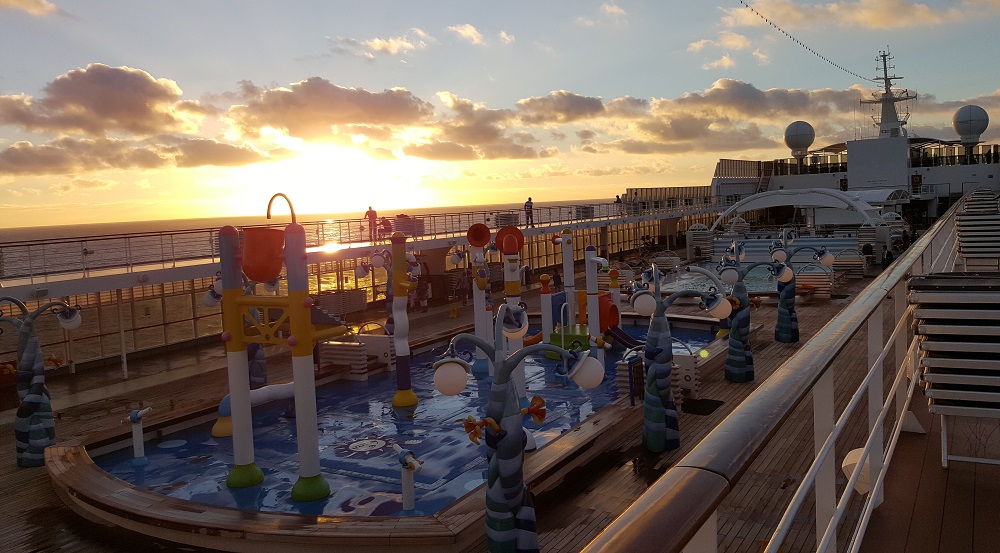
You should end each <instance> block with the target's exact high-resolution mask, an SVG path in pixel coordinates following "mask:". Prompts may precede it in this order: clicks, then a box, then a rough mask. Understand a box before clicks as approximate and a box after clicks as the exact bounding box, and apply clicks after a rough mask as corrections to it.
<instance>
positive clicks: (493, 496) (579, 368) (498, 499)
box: [433, 303, 604, 551]
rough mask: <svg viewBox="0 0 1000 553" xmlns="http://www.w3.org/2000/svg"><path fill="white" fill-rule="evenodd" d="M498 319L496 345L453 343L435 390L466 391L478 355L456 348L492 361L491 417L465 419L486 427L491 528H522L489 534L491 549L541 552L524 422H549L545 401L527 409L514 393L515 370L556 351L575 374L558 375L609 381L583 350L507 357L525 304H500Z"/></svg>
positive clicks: (460, 338) (438, 367)
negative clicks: (527, 476)
mask: <svg viewBox="0 0 1000 553" xmlns="http://www.w3.org/2000/svg"><path fill="white" fill-rule="evenodd" d="M496 317H497V322H496V324H495V325H494V330H493V343H492V344H491V343H490V342H488V341H487V340H484V339H483V338H481V337H479V336H477V335H475V334H469V333H462V334H459V335H457V336H455V337H454V338H452V339H451V342H450V343H449V345H448V349H447V351H446V352H445V354H444V355H443V356H442V357H441V358H440V359H439V360H438V361H436V362H435V363H434V365H433V367H434V387H435V388H437V390H438V391H439V392H441V393H442V394H445V395H456V394H459V393H461V392H462V390H464V389H465V385H466V384H467V383H468V380H469V375H470V374H471V372H472V367H471V364H470V363H471V361H472V360H473V353H472V352H461V353H460V352H458V351H457V349H456V345H457V344H458V343H460V342H468V343H471V344H472V345H474V346H475V347H476V348H478V349H480V350H482V352H483V353H485V354H486V355H487V356H489V357H490V358H491V359H493V381H492V383H491V384H490V392H489V401H488V402H487V404H486V413H485V415H486V416H485V417H484V418H483V421H482V422H481V423H479V422H476V421H475V420H474V417H469V418H468V419H463V423H464V424H465V425H466V426H467V428H468V427H472V428H473V429H477V428H482V429H483V431H484V432H485V443H486V447H487V448H488V449H489V453H488V455H487V458H488V459H489V468H488V469H487V474H488V475H489V477H488V479H487V489H486V501H487V503H488V504H489V505H490V507H489V508H488V509H487V510H486V525H487V528H497V527H499V526H501V525H503V524H507V523H509V522H510V521H511V520H513V519H517V520H520V521H521V524H519V527H518V528H516V529H512V530H511V531H510V532H502V533H499V534H497V533H492V532H487V534H486V541H487V547H488V549H489V550H490V551H508V550H513V549H514V547H515V545H517V546H523V547H524V549H535V550H537V549H538V535H537V533H536V531H535V524H534V522H535V514H534V509H533V508H530V503H528V504H526V503H525V501H524V498H525V496H526V495H527V494H528V493H529V492H528V489H527V486H525V484H524V472H523V467H524V448H525V445H526V444H527V443H528V435H527V433H526V430H525V429H524V417H525V415H526V414H529V413H530V414H531V415H532V417H533V418H535V417H537V416H541V417H544V402H542V403H541V405H536V403H535V400H532V404H531V406H529V407H526V408H522V406H521V404H520V402H519V400H518V397H517V393H516V391H515V384H514V379H513V374H514V371H515V369H517V366H518V364H520V363H521V362H522V361H524V359H525V358H526V357H527V356H529V355H532V354H535V353H541V352H551V353H555V354H557V355H558V356H559V357H561V358H562V359H564V360H565V361H567V362H571V363H572V367H573V368H572V370H565V369H562V370H561V369H559V368H557V369H556V373H557V374H562V375H567V376H569V377H570V378H572V379H573V381H574V382H576V383H577V384H578V385H579V386H580V387H581V388H593V387H596V386H597V385H599V384H600V383H601V382H602V381H603V380H604V366H603V364H602V363H601V362H600V361H598V360H597V359H595V358H593V357H591V356H590V351H589V350H584V349H583V348H582V347H580V346H577V347H575V348H574V349H572V350H567V349H563V348H561V347H559V346H555V345H553V344H546V343H539V344H532V345H530V346H527V347H522V348H520V349H517V350H515V351H512V352H509V353H508V352H507V351H506V347H505V346H506V340H507V338H506V336H507V333H508V332H515V333H520V332H521V331H522V327H524V328H526V321H527V318H526V313H525V309H524V308H523V307H522V306H520V305H510V304H506V303H505V304H501V305H500V309H499V311H498V312H497V315H496ZM505 327H509V328H505ZM476 435H477V437H476V438H472V437H473V434H471V433H470V438H472V439H473V441H474V442H475V443H479V441H478V436H479V435H480V434H479V433H478V432H477V433H476ZM501 473H503V476H502V477H501V476H500V475H501Z"/></svg>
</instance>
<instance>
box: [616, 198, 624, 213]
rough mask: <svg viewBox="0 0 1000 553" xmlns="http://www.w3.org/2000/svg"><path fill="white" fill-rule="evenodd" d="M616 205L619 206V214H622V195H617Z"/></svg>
mask: <svg viewBox="0 0 1000 553" xmlns="http://www.w3.org/2000/svg"><path fill="white" fill-rule="evenodd" d="M615 205H616V206H617V207H618V215H621V214H622V197H621V196H619V195H617V194H616V195H615Z"/></svg>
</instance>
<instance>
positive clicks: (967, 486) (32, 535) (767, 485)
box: [0, 280, 1000, 552]
mask: <svg viewBox="0 0 1000 553" xmlns="http://www.w3.org/2000/svg"><path fill="white" fill-rule="evenodd" d="M863 285H864V282H863V281H859V280H849V281H847V282H846V283H845V285H844V286H842V287H841V288H840V289H838V290H837V292H838V293H844V294H853V293H856V292H857V291H859V290H860V289H861V288H862V287H863ZM848 301H849V299H842V300H837V299H834V300H808V301H804V302H801V303H800V304H799V305H798V313H799V323H800V327H801V332H802V339H803V341H804V340H806V339H808V337H810V336H812V335H813V334H814V333H815V332H816V331H818V330H819V329H820V328H821V327H822V326H823V325H824V324H826V322H828V321H829V320H830V318H831V317H832V315H833V314H835V313H836V311H837V310H839V309H840V308H842V307H843V306H844V305H846V304H847V302H848ZM887 309H891V307H887ZM442 313H444V311H442ZM442 313H433V312H432V313H431V314H430V315H431V316H430V317H427V319H426V320H425V324H424V325H423V326H420V325H417V324H413V326H411V330H417V329H420V330H417V332H424V333H439V332H441V331H442V330H443V327H444V326H446V325H454V324H455V323H457V322H459V321H456V320H451V321H449V320H448V319H447V318H446V317H445V316H442ZM752 318H753V320H754V322H755V323H760V324H761V325H762V328H761V330H759V331H758V332H757V333H756V334H754V335H753V336H752V338H751V340H752V343H753V348H754V354H755V362H756V368H757V374H756V381H755V382H753V383H747V384H732V383H729V382H726V381H725V380H724V379H723V378H722V374H721V371H719V374H713V375H705V376H704V377H703V381H702V395H703V397H704V398H706V399H713V400H718V401H721V402H722V404H721V406H720V407H718V408H717V409H716V410H715V411H713V412H711V413H710V414H708V415H695V414H690V413H682V415H681V418H680V424H681V429H682V447H681V449H679V450H677V451H673V452H669V453H667V454H663V455H659V456H654V455H650V454H648V453H646V452H645V451H644V450H643V449H642V448H641V446H640V443H639V441H640V435H639V431H638V426H636V427H635V428H623V429H621V431H620V432H618V436H617V439H616V441H615V442H614V443H612V444H611V445H610V446H609V447H608V448H607V452H606V453H603V454H600V455H598V456H597V457H596V458H595V459H594V460H593V461H592V462H591V463H590V464H588V465H587V466H585V467H584V468H581V469H577V470H576V471H574V472H573V473H571V474H570V475H568V476H567V477H566V478H565V481H564V483H563V484H561V485H559V486H558V487H556V488H554V489H552V490H551V491H548V492H545V493H542V494H539V495H538V496H537V497H536V508H537V512H538V529H539V536H540V540H541V546H542V550H543V551H546V552H576V551H579V550H580V549H581V548H582V547H583V546H584V545H586V544H587V543H588V542H589V541H590V540H591V539H592V538H593V537H594V536H596V535H597V534H598V533H599V532H600V531H601V530H602V529H603V528H604V527H606V526H607V524H609V523H610V522H611V521H612V520H613V519H614V518H615V517H617V516H618V515H619V514H620V513H621V512H622V511H623V510H624V509H625V508H627V507H628V506H629V505H630V504H631V503H632V502H633V501H634V500H635V499H636V498H637V497H638V496H639V495H641V494H642V493H643V492H644V491H645V490H646V488H647V487H648V486H649V484H651V483H652V482H653V481H654V480H655V479H656V478H657V477H658V476H659V475H660V474H662V473H663V472H664V471H665V470H666V469H667V468H669V467H670V465H671V464H672V463H673V462H675V461H676V460H678V459H680V458H681V457H683V455H684V454H686V453H687V451H689V450H690V449H691V448H692V447H693V446H694V445H695V444H696V443H697V442H698V440H699V439H700V438H701V437H702V436H704V435H705V434H706V433H707V432H708V431H709V430H710V429H711V428H713V427H714V426H715V425H716V424H717V423H718V422H719V421H721V420H722V419H723V418H725V417H726V416H727V415H728V414H729V412H730V411H731V410H732V409H733V408H734V407H735V406H736V405H738V404H739V402H740V401H742V399H743V398H745V397H746V395H748V394H749V393H750V392H751V391H752V390H753V389H754V388H755V387H756V386H757V385H758V384H759V383H761V382H763V381H764V380H766V378H767V376H768V375H769V374H770V373H771V372H772V371H773V370H774V369H775V368H777V367H778V366H780V364H781V363H782V362H783V361H784V359H786V358H787V357H788V356H789V355H790V354H791V353H792V352H794V351H795V348H796V347H797V346H795V345H785V344H780V343H777V342H774V341H773V339H772V332H773V331H772V329H773V328H774V322H775V318H776V308H775V306H774V304H773V303H771V304H769V303H765V304H764V305H763V306H761V307H760V308H756V309H754V311H753V313H752ZM886 335H888V334H886ZM853 342H858V343H857V344H853ZM853 342H852V345H851V346H850V348H849V351H846V352H845V354H844V356H843V357H844V363H843V364H844V366H845V368H844V371H843V372H844V373H846V372H847V371H848V370H849V368H850V367H852V366H854V365H858V364H857V363H854V362H853V359H864V358H865V356H866V351H867V350H866V349H865V348H866V346H865V337H864V336H861V337H859V338H858V339H857V340H854V341H853ZM215 349H219V350H221V348H215ZM224 364H225V359H224V357H223V355H222V354H221V352H215V351H214V350H213V349H212V348H199V349H198V350H196V351H186V352H179V353H177V354H176V355H167V356H161V357H159V358H157V359H153V360H149V361H146V362H139V361H135V362H133V363H132V364H130V370H131V371H134V373H135V374H136V375H149V376H153V375H156V374H162V373H168V374H169V372H170V371H174V374H181V373H182V372H183V371H185V370H188V371H192V372H194V373H196V376H191V377H186V378H179V377H178V378H166V379H165V381H164V382H163V383H162V384H158V385H157V386H156V387H155V388H143V389H128V384H127V383H126V384H125V385H122V383H120V382H118V379H117V378H116V377H115V376H114V374H113V372H112V374H111V376H107V375H99V374H97V373H96V372H95V373H94V374H93V375H86V374H78V375H75V376H74V377H73V378H74V380H73V381H72V382H69V381H64V382H60V380H62V379H52V380H51V382H50V387H52V388H53V397H54V398H55V400H54V407H55V409H56V411H57V413H58V415H59V416H60V418H59V419H58V420H57V436H58V440H59V444H60V445H73V444H74V443H78V442H79V441H80V439H81V437H82V436H85V435H87V434H90V433H93V432H99V431H105V430H106V429H107V428H108V427H110V426H113V425H115V424H118V423H119V421H120V419H121V417H122V414H123V413H124V412H126V411H127V410H128V409H131V408H135V407H137V406H139V403H140V402H145V403H147V404H148V403H155V404H156V405H157V406H158V407H159V408H158V409H157V415H158V416H163V417H166V416H168V415H169V412H170V411H171V410H177V411H182V410H186V409H191V408H192V407H194V406H197V405H199V404H204V403H210V402H216V403H217V401H218V398H220V397H221V396H222V395H223V394H224V393H225V390H226V383H225V376H224V373H225V371H222V370H219V369H221V367H224ZM886 364H887V366H891V365H890V362H889V360H887V362H886ZM269 369H270V367H269ZM838 370H839V369H838ZM286 377H287V376H286ZM134 378H135V377H134ZM273 378H274V379H275V381H277V380H280V379H281V378H282V375H281V374H280V373H277V374H274V375H273ZM192 379H195V380H192ZM88 380H92V381H93V382H89V383H88ZM137 380H138V379H137ZM835 380H836V381H837V382H836V390H837V392H836V394H837V400H836V401H837V405H838V407H839V406H842V405H843V404H844V403H845V402H846V398H847V397H849V394H850V393H851V390H847V387H846V384H845V383H846V381H847V380H850V379H849V378H847V377H846V376H844V377H841V376H838V377H837V378H836V379H835ZM193 383H196V385H193ZM842 384H844V385H842ZM95 390H102V392H100V393H103V394H105V395H104V396H103V397H93V396H87V394H88V393H96V392H95ZM60 392H62V393H74V394H78V395H80V397H84V398H85V399H86V401H83V402H81V403H80V404H79V405H73V406H70V407H66V408H61V407H60V405H59V398H60V397H61V396H60ZM807 401H808V400H807ZM800 409H801V410H802V411H803V413H802V415H801V416H798V415H799V414H796V416H794V417H793V421H792V422H791V423H790V424H788V425H786V428H785V429H784V430H783V431H782V432H781V433H780V434H779V435H778V436H777V437H776V438H775V440H774V442H773V444H772V447H770V448H768V450H766V451H765V452H764V454H763V455H762V456H761V457H760V458H759V459H758V460H757V462H756V463H755V464H754V466H753V467H752V468H751V470H750V471H748V472H747V474H746V475H745V476H744V478H743V480H742V481H741V483H740V484H739V485H738V486H737V487H736V488H735V489H734V490H733V492H732V493H731V494H730V496H729V498H728V499H727V500H726V501H725V502H724V504H723V505H722V507H721V508H720V517H719V533H720V536H719V543H720V547H719V550H720V551H732V552H747V551H751V552H754V551H757V550H758V549H759V544H760V542H761V541H763V540H766V539H767V537H768V535H769V534H770V532H771V530H772V529H773V527H774V526H775V525H776V524H777V520H778V518H780V515H781V507H779V505H784V504H785V503H787V500H788V498H790V497H791V495H792V494H793V493H794V491H795V488H796V486H797V484H798V481H799V477H800V475H801V474H803V473H804V471H805V469H806V467H807V466H808V463H809V458H810V457H811V455H809V452H811V451H812V447H813V446H812V416H811V411H810V410H809V409H810V408H809V406H808V405H805V406H802V407H801V408H800ZM7 414H10V413H7ZM11 419H12V416H6V415H5V418H4V419H3V420H2V421H0V423H2V426H0V443H2V445H0V494H3V496H4V497H5V498H7V499H8V500H7V501H5V503H4V506H3V507H2V508H0V543H3V544H4V548H3V549H4V550H5V551H40V552H47V551H71V552H72V551H95V552H105V551H107V552H120V551H134V550H135V549H136V547H137V544H142V547H144V548H148V549H151V550H161V551H169V550H174V549H175V546H173V545H171V544H170V543H168V542H164V541H162V540H155V539H150V538H147V537H144V536H136V535H134V534H128V533H122V532H116V531H111V530H108V529H106V528H102V527H97V526H95V525H93V524H92V523H89V522H87V521H85V520H84V519H83V518H81V517H80V516H78V515H76V514H75V513H74V512H73V511H71V510H70V509H69V508H68V507H66V506H65V505H64V504H63V503H62V502H61V501H60V500H59V498H58V497H56V495H55V493H54V492H53V490H52V486H51V485H50V483H49V481H48V477H47V474H46V473H45V471H44V469H18V468H16V466H15V463H14V444H13V430H12V428H11V426H12V424H11ZM855 426H857V427H858V428H857V429H856V430H852V432H851V433H849V435H848V436H847V437H845V438H843V439H842V442H843V445H838V455H840V456H842V455H843V454H844V453H845V452H846V451H847V450H850V449H853V448H854V447H858V446H857V445H852V444H857V443H860V440H861V439H862V438H861V436H863V434H864V423H863V422H861V423H859V424H856V425H855ZM927 426H929V421H928V425H925V427H927ZM616 430H618V429H617V428H616ZM995 433H996V432H995V429H994V434H995ZM952 436H954V437H955V438H954V439H956V440H961V439H967V438H962V436H963V433H962V431H960V430H956V431H953V432H952ZM921 448H923V449H922V450H921ZM842 449H843V451H841V450H842ZM803 452H805V453H806V454H805V455H803ZM921 452H922V453H923V455H921ZM913 459H922V460H925V461H927V462H929V463H930V466H925V467H924V468H923V469H921V472H919V473H918V474H919V482H920V484H919V487H918V490H919V491H915V490H913V486H914V484H913V482H915V480H914V479H913V478H912V477H907V476H906V475H904V474H901V473H903V471H902V470H896V471H895V472H892V473H890V481H889V483H888V494H887V499H886V502H885V504H884V505H883V507H882V508H880V509H879V510H878V511H877V513H876V516H875V517H874V518H873V522H872V524H873V526H872V528H870V529H869V532H868V540H869V542H871V543H872V544H874V543H875V542H873V541H872V540H874V539H875V536H879V537H881V538H885V537H886V535H888V534H889V533H890V532H902V531H904V530H903V528H908V529H910V528H912V530H906V531H907V532H908V533H910V534H912V537H911V538H908V539H907V540H906V541H902V543H900V541H899V540H900V538H899V537H898V536H897V537H896V538H895V539H894V540H888V541H887V543H891V544H892V545H894V546H895V548H891V547H889V546H888V545H886V546H885V547H882V546H881V545H880V544H875V545H871V546H870V547H869V544H867V543H866V550H867V551H923V550H921V549H916V544H920V545H924V544H925V543H929V542H932V541H934V540H935V539H936V541H937V542H938V543H939V544H941V543H942V542H943V543H944V544H946V545H950V544H955V545H956V546H957V545H963V546H962V547H945V545H941V547H940V548H939V549H927V551H987V550H989V549H988V547H987V546H986V545H985V544H987V543H996V541H995V539H996V537H997V536H996V534H997V531H998V530H997V529H998V528H1000V525H998V524H996V523H997V522H998V515H997V511H996V510H995V509H991V508H990V503H986V502H985V501H987V500H988V501H992V506H993V507H995V506H996V505H998V504H1000V503H998V502H997V499H998V497H997V496H998V494H1000V490H998V487H1000V484H997V480H996V476H997V471H998V470H1000V467H993V466H989V465H980V464H976V465H973V464H968V463H957V462H953V463H952V465H951V467H952V468H950V469H948V470H947V471H944V470H942V469H941V468H940V464H939V447H938V441H937V438H936V437H935V435H933V434H931V435H927V436H916V437H912V436H904V441H903V442H901V443H900V446H899V450H898V451H897V454H896V457H895V458H894V462H895V463H899V464H900V466H902V465H903V464H904V463H905V462H906V461H908V460H913ZM925 464H926V463H925ZM894 466H896V465H894ZM935 466H936V471H932V470H930V469H931V468H934V467H935ZM942 473H943V474H942ZM941 476H944V477H945V478H944V479H943V481H941V480H942V479H941ZM845 482H846V480H845V479H844V478H842V477H841V478H838V484H839V485H840V486H841V487H842V486H843V485H844V484H845ZM987 484H988V485H989V486H991V488H990V487H987V488H986V490H987V491H986V492H981V491H980V489H979V488H978V486H980V485H984V486H985V485H987ZM972 486H977V487H976V488H972ZM973 490H974V493H973ZM990 490H991V491H990ZM900 492H902V496H899V495H898V494H899V493H900ZM981 493H986V494H987V495H985V496H981V495H980V494H981ZM907 494H909V496H908V495H907ZM941 494H945V496H946V498H947V501H946V502H945V504H944V505H942V504H941V502H940V501H938V502H937V504H936V506H932V505H927V506H924V507H920V508H918V507H917V506H916V505H917V504H916V503H915V502H919V501H921V500H922V499H928V500H929V502H931V501H933V499H932V497H933V496H937V497H941ZM989 494H992V495H989ZM900 497H901V498H900ZM981 498H982V499H983V500H982V501H981V500H980V499H981ZM855 503H858V502H855ZM852 508H856V505H854V506H853V507H852ZM907 509H909V517H908V518H906V522H905V523H904V522H900V520H901V518H900V517H901V516H902V515H903V514H906V513H905V511H906V510H907ZM935 509H936V511H935ZM942 509H948V511H947V512H949V513H959V514H960V515H961V516H960V518H962V520H963V522H962V523H961V524H959V525H956V524H954V523H948V524H945V523H944V522H943V521H944V520H945V517H944V516H943V514H944V512H945V511H943V510H942ZM952 518H953V517H948V519H949V520H951V519H952ZM799 519H800V520H797V521H796V526H795V529H794V530H793V533H792V534H790V535H789V538H788V540H786V543H785V544H784V549H783V550H784V551H786V552H789V551H804V550H808V549H810V548H811V547H813V545H814V539H815V538H814V529H813V526H814V523H813V522H812V515H811V511H810V510H808V509H807V510H806V512H805V513H804V514H803V515H801V516H800V517H799ZM877 525H881V526H877ZM934 527H936V528H937V530H936V531H934V530H933V528H934ZM921 532H922V533H923V534H921ZM846 533H847V532H846V531H843V532H841V534H846ZM932 534H933V537H934V539H931V537H928V536H930V535H932ZM910 539H912V540H913V542H912V544H913V546H912V548H911V542H910V541H909V540H910ZM990 540H993V541H990ZM838 541H839V542H840V543H841V549H842V548H843V546H842V543H843V541H844V538H843V537H842V536H841V538H840V539H839V540H838ZM966 543H968V544H970V546H969V547H967V548H966V547H964V544H966ZM977 547H978V548H977ZM184 550H191V549H190V548H184ZM358 550H359V551H363V550H365V549H364V548H358ZM484 550H485V545H484V544H483V543H482V542H481V541H480V542H478V543H475V544H472V545H471V546H469V547H468V549H467V551H484ZM994 550H995V549H994Z"/></svg>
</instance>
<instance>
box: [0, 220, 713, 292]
mask: <svg viewBox="0 0 1000 553" xmlns="http://www.w3.org/2000/svg"><path fill="white" fill-rule="evenodd" d="M634 207H635V208H634V209H631V207H630V209H631V211H630V212H629V213H628V214H623V213H622V212H621V205H620V204H615V203H595V204H564V205H558V206H537V205H536V206H535V208H534V210H533V211H534V214H533V215H534V223H535V226H553V225H561V224H570V223H579V222H591V221H594V222H600V221H612V220H623V219H624V220H628V219H629V218H632V217H640V218H641V217H648V216H663V215H665V214H676V216H678V217H681V216H684V215H690V214H695V213H704V212H706V211H708V210H717V209H721V208H725V207H726V206H723V205H715V204H714V203H713V204H708V205H701V206H697V207H694V206H678V207H671V208H668V207H665V204H664V203H663V202H638V203H636V204H635V206H634ZM509 214H523V210H521V209H517V208H515V207H511V208H509V209H495V210H477V211H463V212H455V213H439V214H426V215H413V216H409V215H405V214H399V215H394V216H389V217H386V219H389V220H390V221H391V223H392V225H393V227H394V230H401V231H402V232H404V233H405V234H408V235H411V236H413V237H414V238H418V239H437V238H453V237H462V236H465V233H466V232H467V231H468V229H469V227H471V226H472V225H473V224H476V223H482V224H485V225H487V226H489V227H497V226H498V225H500V226H502V225H503V223H504V222H505V220H507V219H509V218H505V215H509ZM510 222H513V221H510ZM523 223H524V221H521V220H519V222H518V223H516V224H522V226H523ZM301 224H302V226H303V227H304V229H305V232H306V246H307V247H309V248H314V247H318V246H322V245H325V244H329V243H338V244H345V245H361V244H366V243H370V242H371V238H370V236H369V230H368V224H367V221H363V220H361V219H342V220H332V219H326V220H319V221H311V222H302V223H301ZM257 226H263V227H284V224H269V225H246V226H244V227H242V228H249V227H257ZM383 238H385V237H384V236H376V241H379V240H380V239H383ZM218 258H219V240H218V228H203V229H192V230H182V231H164V232H140V233H129V234H117V235H105V236H87V237H73V238H54V239H45V240H32V241H17V242H0V282H10V281H23V282H26V283H29V284H36V283H43V282H48V281H49V280H50V279H58V278H59V276H60V275H83V276H84V277H88V276H99V275H101V274H104V272H107V271H116V272H129V273H131V272H140V271H145V270H149V269H151V268H168V267H177V266H183V265H187V264H194V263H203V262H205V261H209V262H212V263H214V262H215V261H216V260H217V259H218Z"/></svg>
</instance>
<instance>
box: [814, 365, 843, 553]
mask: <svg viewBox="0 0 1000 553" xmlns="http://www.w3.org/2000/svg"><path fill="white" fill-rule="evenodd" d="M833 393H834V390H833V368H832V367H831V368H829V369H827V371H826V372H824V373H823V376H821V377H819V380H817V381H816V385H815V386H814V387H813V390H812V396H813V441H814V447H815V450H814V451H815V454H816V455H817V456H818V455H819V453H820V450H821V449H822V448H823V443H824V442H826V439H827V438H828V437H829V436H830V434H832V433H833V427H834V424H835V420H834V408H833V407H834V406H833ZM817 461H819V462H820V468H819V471H818V472H817V473H816V542H817V543H819V540H820V539H821V538H822V536H823V534H825V533H826V527H827V526H828V525H829V524H830V521H831V520H832V519H833V515H834V512H835V511H836V509H837V463H836V462H835V459H834V449H833V448H831V449H830V453H829V454H828V455H827V456H826V459H817ZM831 543H834V544H836V543H837V541H836V539H834V540H832V542H831ZM834 549H836V545H835V546H834Z"/></svg>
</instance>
